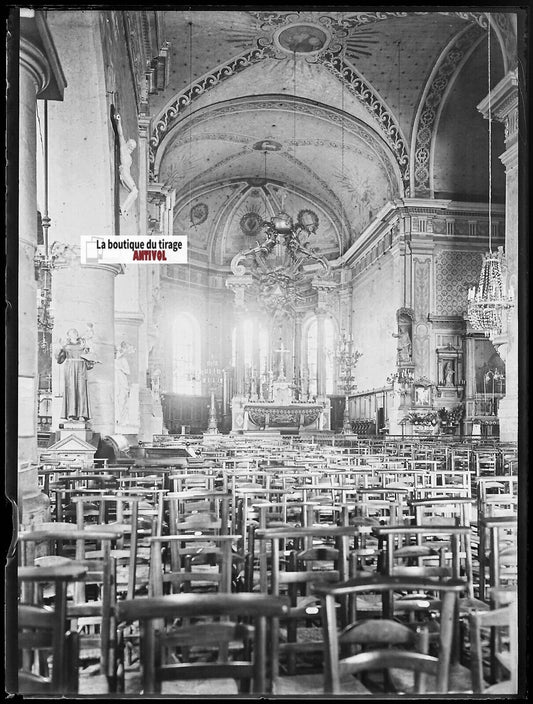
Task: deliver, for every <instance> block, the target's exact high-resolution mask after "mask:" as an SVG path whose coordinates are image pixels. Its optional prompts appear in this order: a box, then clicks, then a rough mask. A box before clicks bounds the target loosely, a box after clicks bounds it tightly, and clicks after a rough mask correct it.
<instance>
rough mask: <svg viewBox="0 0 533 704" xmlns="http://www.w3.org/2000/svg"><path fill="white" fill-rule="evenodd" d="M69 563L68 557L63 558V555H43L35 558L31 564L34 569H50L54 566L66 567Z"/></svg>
mask: <svg viewBox="0 0 533 704" xmlns="http://www.w3.org/2000/svg"><path fill="white" fill-rule="evenodd" d="M71 562H72V560H71V559H70V558H69V557H63V555H43V556H42V557H36V558H35V560H34V561H33V564H34V565H35V566H36V567H52V566H54V565H68V564H70V563H71Z"/></svg>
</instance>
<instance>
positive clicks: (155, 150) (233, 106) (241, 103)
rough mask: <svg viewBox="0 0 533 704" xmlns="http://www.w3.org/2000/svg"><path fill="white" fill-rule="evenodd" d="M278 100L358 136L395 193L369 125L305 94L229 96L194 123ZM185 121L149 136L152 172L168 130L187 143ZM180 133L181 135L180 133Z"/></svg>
mask: <svg viewBox="0 0 533 704" xmlns="http://www.w3.org/2000/svg"><path fill="white" fill-rule="evenodd" d="M280 104H281V105H282V108H281V109H286V110H287V111H290V112H291V113H297V114H300V115H310V116H312V117H314V118H317V119H321V120H324V121H325V122H327V123H334V124H336V125H338V126H339V127H340V128H341V129H343V130H344V131H345V133H346V134H349V135H352V136H354V137H356V138H358V139H359V140H361V142H363V144H364V145H365V146H366V147H367V148H368V150H369V151H368V153H367V154H365V156H366V158H368V159H370V160H371V161H373V160H374V158H377V160H378V161H379V163H380V165H381V166H382V168H383V169H384V171H385V173H386V176H387V178H388V180H389V184H390V187H391V191H392V192H393V193H395V194H398V191H399V178H400V177H401V174H400V172H399V171H398V174H396V173H395V171H394V166H393V164H394V160H393V159H392V158H391V154H390V152H389V150H388V149H387V147H386V145H385V144H384V142H383V141H382V140H381V139H379V138H378V137H376V135H375V134H374V133H373V131H372V129H371V127H370V126H369V125H367V124H366V123H363V122H361V121H360V120H358V119H357V118H355V117H353V116H351V115H347V114H344V113H342V112H341V111H340V110H337V109H336V108H333V107H328V106H326V105H317V104H316V103H314V102H313V101H311V100H309V99H307V98H297V100H296V101H294V100H293V99H292V98H288V97H287V96H286V95H280V96H275V97H272V96H268V97H265V96H253V97H247V98H246V99H244V98H239V99H233V100H229V101H226V102H225V103H222V104H217V105H214V106H211V105H209V106H206V107H205V108H202V109H201V110H200V111H199V113H198V114H197V113H195V115H194V125H195V127H198V126H199V125H200V124H202V123H203V122H206V121H211V120H214V119H216V118H218V117H220V116H225V115H231V116H232V117H233V118H234V117H235V115H236V113H238V112H249V111H257V110H280ZM188 121H189V118H188V116H187V117H185V116H184V117H183V119H180V121H179V122H178V123H177V124H176V120H173V121H172V124H171V125H170V126H169V128H168V130H165V132H166V134H164V133H161V134H162V135H163V137H162V138H161V139H160V141H159V142H158V143H157V144H156V145H154V143H153V140H150V162H151V165H150V169H151V173H152V174H154V173H155V172H156V171H157V170H158V169H159V164H160V162H161V157H160V156H159V152H160V150H161V149H162V147H163V140H164V141H166V140H168V137H169V132H170V131H171V130H172V131H173V136H172V144H173V145H174V144H177V145H185V144H189V142H190V139H191V137H190V135H188V134H187V132H186V131H187V125H188ZM154 124H155V123H154ZM325 129H326V128H325ZM182 133H183V137H182V136H181V135H182ZM211 135H212V136H211ZM220 136H223V138H224V140H225V141H231V142H235V143H242V144H246V145H247V146H248V145H249V144H251V148H252V149H253V148H254V144H255V143H250V140H248V139H246V138H242V137H238V136H229V135H227V134H224V135H220ZM217 138H219V135H217V133H209V132H207V133H206V132H203V133H202V135H201V136H199V137H194V136H193V137H192V139H193V141H194V140H196V139H197V140H199V139H217ZM313 143H316V146H322V144H324V145H326V146H328V147H335V146H336V147H338V148H339V149H340V148H341V147H342V144H341V142H340V141H337V142H334V141H333V140H314V142H313ZM300 144H302V145H305V144H309V141H307V140H304V139H297V140H296V141H294V140H290V141H288V142H287V147H288V146H294V145H296V146H298V145H300ZM345 148H348V149H352V148H353V149H354V150H356V151H358V150H357V148H356V147H352V146H351V145H345ZM163 151H164V150H163Z"/></svg>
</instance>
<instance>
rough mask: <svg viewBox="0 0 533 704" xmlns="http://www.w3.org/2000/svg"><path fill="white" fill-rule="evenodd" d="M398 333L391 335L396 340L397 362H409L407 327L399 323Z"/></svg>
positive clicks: (409, 339)
mask: <svg viewBox="0 0 533 704" xmlns="http://www.w3.org/2000/svg"><path fill="white" fill-rule="evenodd" d="M398 330H399V332H397V333H393V334H392V336H393V337H397V338H398V362H410V361H411V336H410V335H409V325H408V324H407V323H400V324H399V325H398Z"/></svg>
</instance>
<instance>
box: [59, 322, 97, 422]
mask: <svg viewBox="0 0 533 704" xmlns="http://www.w3.org/2000/svg"><path fill="white" fill-rule="evenodd" d="M59 343H60V345H61V349H60V350H59V352H58V354H57V356H56V359H57V362H58V364H64V365H65V366H64V380H65V387H64V391H63V411H62V414H61V417H62V418H66V419H68V420H84V421H86V420H89V418H90V417H91V415H90V410H89V394H88V391H87V371H88V370H89V369H92V368H93V367H94V365H95V364H97V363H98V362H97V360H94V359H92V358H91V357H90V356H89V348H88V347H87V343H86V340H85V339H84V338H82V337H80V335H79V333H78V331H77V330H76V328H71V329H70V330H68V331H67V341H66V342H65V343H64V344H63V343H62V342H61V340H59Z"/></svg>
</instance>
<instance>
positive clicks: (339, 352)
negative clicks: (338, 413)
mask: <svg viewBox="0 0 533 704" xmlns="http://www.w3.org/2000/svg"><path fill="white" fill-rule="evenodd" d="M360 356H361V353H360V352H358V351H357V350H354V349H353V337H352V335H351V334H350V335H346V334H343V335H342V337H341V339H340V340H339V342H338V344H337V349H336V351H335V359H336V360H337V364H338V367H339V375H338V386H339V389H340V390H341V392H342V393H343V394H344V414H343V418H342V432H343V433H351V432H352V426H351V424H350V409H349V403H350V394H352V393H353V392H354V391H355V390H356V388H357V384H356V383H355V377H354V375H353V370H354V367H355V365H356V364H357V361H358V360H359V357H360Z"/></svg>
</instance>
